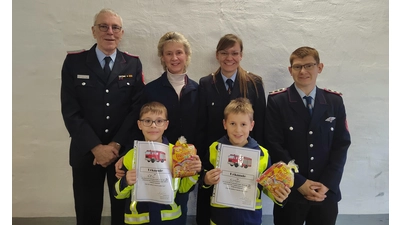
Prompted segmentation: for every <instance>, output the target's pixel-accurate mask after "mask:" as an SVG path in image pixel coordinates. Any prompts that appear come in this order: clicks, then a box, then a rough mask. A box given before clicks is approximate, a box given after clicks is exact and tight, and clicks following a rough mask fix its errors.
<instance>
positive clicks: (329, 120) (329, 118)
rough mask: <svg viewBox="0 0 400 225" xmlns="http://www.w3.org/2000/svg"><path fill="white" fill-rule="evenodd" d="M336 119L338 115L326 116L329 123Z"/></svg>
mask: <svg viewBox="0 0 400 225" xmlns="http://www.w3.org/2000/svg"><path fill="white" fill-rule="evenodd" d="M335 119H336V117H334V116H331V117H328V118H326V120H325V121H327V122H329V123H332V121H334V120H335Z"/></svg>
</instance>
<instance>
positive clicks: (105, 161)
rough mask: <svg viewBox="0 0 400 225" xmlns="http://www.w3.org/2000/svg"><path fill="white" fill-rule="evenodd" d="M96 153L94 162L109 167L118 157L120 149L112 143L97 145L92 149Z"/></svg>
mask: <svg viewBox="0 0 400 225" xmlns="http://www.w3.org/2000/svg"><path fill="white" fill-rule="evenodd" d="M91 151H92V153H93V155H94V161H93V164H94V165H96V164H99V165H101V166H102V167H107V166H108V165H110V164H111V163H112V162H114V161H115V160H116V159H117V157H118V150H117V149H116V148H115V147H113V146H111V145H101V144H100V145H97V146H96V147H94V148H93V149H92V150H91Z"/></svg>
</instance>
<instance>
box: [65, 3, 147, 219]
mask: <svg viewBox="0 0 400 225" xmlns="http://www.w3.org/2000/svg"><path fill="white" fill-rule="evenodd" d="M92 32H93V37H94V38H95V39H96V40H97V43H96V44H95V45H93V47H92V48H91V49H90V50H88V51H80V52H74V53H69V54H68V55H67V56H66V59H65V61H64V64H63V67H62V72H61V76H62V83H61V111H62V115H63V119H64V123H65V126H66V128H67V130H68V132H69V134H70V137H71V145H70V160H69V162H70V165H71V167H72V178H73V190H74V199H75V211H76V220H77V224H78V225H100V223H101V214H102V210H103V196H104V182H105V178H106V177H107V183H108V189H109V190H108V191H109V194H110V201H111V220H112V222H111V224H112V225H122V224H124V201H123V200H117V199H115V198H114V196H113V195H112V193H113V191H112V190H113V188H114V184H115V182H116V181H117V178H116V177H115V168H114V164H115V161H116V160H117V159H118V157H119V156H120V154H121V153H122V152H124V151H126V150H129V149H131V148H132V145H133V134H132V130H133V129H132V126H134V124H136V120H137V118H136V117H135V115H138V112H139V109H138V108H137V107H136V105H137V103H138V102H137V99H138V97H139V93H140V92H141V90H142V89H143V87H144V81H143V77H142V64H141V62H140V60H139V58H138V57H136V56H132V55H129V54H127V53H123V52H120V51H119V50H118V49H117V47H118V43H119V42H120V40H121V38H122V36H123V34H124V30H123V29H122V19H121V17H120V16H119V15H118V14H116V13H115V12H113V11H112V10H110V9H103V10H101V11H100V12H99V13H98V14H96V16H95V19H94V25H93V26H92Z"/></svg>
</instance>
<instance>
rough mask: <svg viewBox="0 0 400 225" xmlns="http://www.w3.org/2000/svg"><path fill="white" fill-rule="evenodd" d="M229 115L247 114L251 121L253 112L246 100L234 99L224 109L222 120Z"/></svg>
mask: <svg viewBox="0 0 400 225" xmlns="http://www.w3.org/2000/svg"><path fill="white" fill-rule="evenodd" d="M230 114H247V115H249V117H250V120H251V121H253V114H254V110H253V107H252V105H251V103H250V100H249V99H247V98H236V99H233V100H231V102H230V103H229V104H228V105H227V106H226V107H225V110H224V119H225V120H226V119H227V118H228V115H230Z"/></svg>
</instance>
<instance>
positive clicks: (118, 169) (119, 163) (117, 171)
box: [115, 157, 125, 179]
mask: <svg viewBox="0 0 400 225" xmlns="http://www.w3.org/2000/svg"><path fill="white" fill-rule="evenodd" d="M123 158H124V157H121V158H119V159H118V161H117V162H116V163H115V176H116V177H117V178H118V179H121V178H122V177H123V176H124V175H125V171H123V170H122V162H123Z"/></svg>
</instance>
